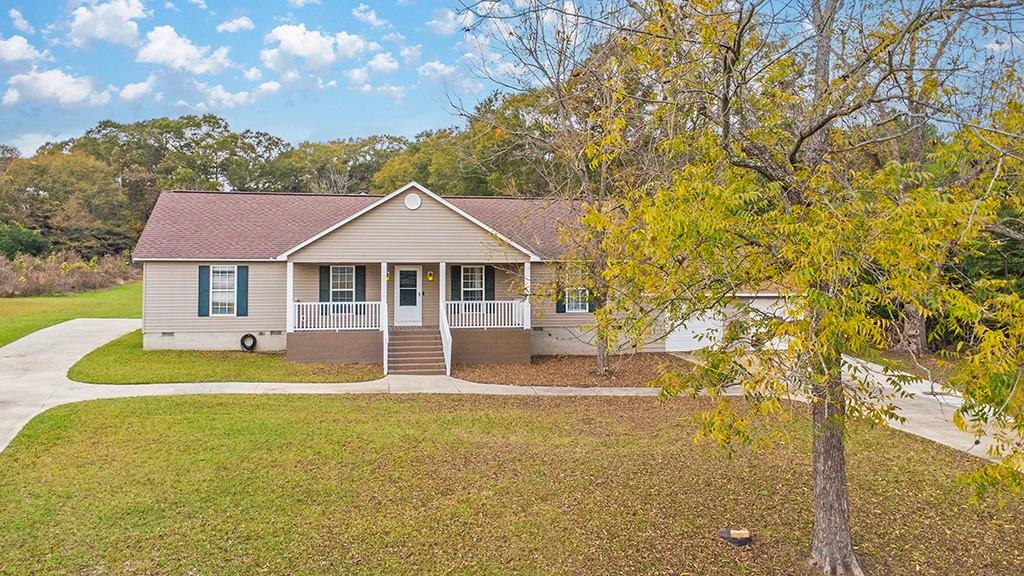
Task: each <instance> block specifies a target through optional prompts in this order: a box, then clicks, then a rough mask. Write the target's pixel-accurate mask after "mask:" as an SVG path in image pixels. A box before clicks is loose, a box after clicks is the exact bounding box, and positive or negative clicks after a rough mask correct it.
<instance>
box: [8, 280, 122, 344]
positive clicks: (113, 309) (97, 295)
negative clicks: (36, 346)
mask: <svg viewBox="0 0 1024 576" xmlns="http://www.w3.org/2000/svg"><path fill="white" fill-rule="evenodd" d="M141 316H142V282H130V283H128V284H124V285H121V286H115V287H113V288H107V289H105V290H96V291H94V292H81V293H79V294H69V295H66V296H30V297H26V298H0V346H3V345H5V344H9V343H11V342H14V341H15V340H17V339H18V338H21V337H22V336H24V335H26V334H29V333H32V332H35V331H36V330H39V329H40V328H46V327H47V326H52V325H54V324H59V323H61V322H64V321H67V320H71V319H73V318H140V317H141Z"/></svg>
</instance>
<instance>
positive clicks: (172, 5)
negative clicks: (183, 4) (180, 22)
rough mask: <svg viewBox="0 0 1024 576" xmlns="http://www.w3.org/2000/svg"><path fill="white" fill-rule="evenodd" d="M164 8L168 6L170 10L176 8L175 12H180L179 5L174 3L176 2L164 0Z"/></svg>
mask: <svg viewBox="0 0 1024 576" xmlns="http://www.w3.org/2000/svg"><path fill="white" fill-rule="evenodd" d="M164 8H167V9H168V10H174V11H175V12H180V10H178V7H177V6H175V5H174V2H164Z"/></svg>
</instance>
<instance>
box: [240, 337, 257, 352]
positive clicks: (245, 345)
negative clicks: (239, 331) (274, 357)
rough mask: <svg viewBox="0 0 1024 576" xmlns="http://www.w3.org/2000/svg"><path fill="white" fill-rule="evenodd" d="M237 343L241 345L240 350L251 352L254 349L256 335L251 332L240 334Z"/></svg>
mask: <svg viewBox="0 0 1024 576" xmlns="http://www.w3.org/2000/svg"><path fill="white" fill-rule="evenodd" d="M239 343H240V344H241V345H242V350H245V351H246V352H252V351H253V350H255V349H256V337H255V336H253V335H252V334H246V335H245V336H242V339H241V340H240V341H239Z"/></svg>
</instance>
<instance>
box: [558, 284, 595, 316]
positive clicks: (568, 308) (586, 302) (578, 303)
mask: <svg viewBox="0 0 1024 576" xmlns="http://www.w3.org/2000/svg"><path fill="white" fill-rule="evenodd" d="M581 293H582V298H581ZM574 294H575V298H573V297H571V296H572V295H574ZM564 297H565V300H564V302H565V312H566V314H581V313H587V312H590V290H588V289H587V288H585V287H583V286H578V287H576V288H566V289H565V296H564Z"/></svg>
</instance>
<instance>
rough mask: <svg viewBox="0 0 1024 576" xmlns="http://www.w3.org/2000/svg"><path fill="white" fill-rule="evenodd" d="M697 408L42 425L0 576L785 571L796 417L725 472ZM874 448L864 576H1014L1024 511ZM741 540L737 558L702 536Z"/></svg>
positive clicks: (263, 399) (14, 496)
mask: <svg viewBox="0 0 1024 576" xmlns="http://www.w3.org/2000/svg"><path fill="white" fill-rule="evenodd" d="M702 402H703V401H702V400H677V401H673V402H661V401H658V400H656V399H653V398H503V397H446V396H403V397H395V396H389V397H379V396H367V397H346V396H201V397H197V396H193V397H166V398H142V399H121V400H103V401H94V402H85V403H78V404H72V405H67V406H62V407H59V408H56V409H53V410H50V411H48V412H46V413H45V414H43V415H41V416H39V417H37V418H35V419H34V420H33V421H32V422H30V423H29V425H28V426H27V427H26V428H25V429H24V430H23V431H22V432H21V434H19V436H18V437H17V438H16V439H15V440H14V442H13V443H12V444H11V445H10V447H9V448H7V450H5V451H4V452H3V453H0V573H10V574H26V573H39V574H128V573H131V574H422V573H445V574H510V573H528V574H696V575H711V574H730V575H732V574H757V575H776V574H805V573H806V572H805V568H804V560H805V557H806V555H807V550H808V543H809V538H810V528H811V522H812V519H813V512H812V509H811V507H810V500H811V483H810V478H809V471H810V464H809V454H810V451H809V436H808V431H807V424H806V420H804V419H798V420H794V421H793V423H792V424H791V427H792V429H791V431H792V440H791V441H790V442H788V443H785V444H779V445H776V446H775V448H773V449H757V450H755V451H740V452H739V453H738V454H737V455H735V456H734V457H733V458H732V459H725V458H723V457H722V456H721V455H720V454H718V452H717V450H716V449H714V448H712V447H709V446H708V445H706V444H695V443H694V442H693V441H692V434H693V432H694V429H695V428H694V427H695V425H694V422H693V419H692V418H691V416H692V415H693V413H694V408H695V406H696V405H698V404H700V403H702ZM978 465H979V461H978V460H975V459H973V458H971V457H968V456H965V455H962V454H959V453H957V452H954V451H953V450H950V449H946V448H944V447H941V446H938V445H936V444H933V443H930V442H928V441H925V440H921V439H918V438H915V437H911V436H907V435H905V434H902V433H899V432H896V431H893V430H890V429H887V428H879V429H875V430H870V431H866V432H863V433H859V434H858V435H856V436H855V437H854V438H853V440H852V442H851V445H850V452H849V473H850V483H851V499H852V501H851V507H852V515H853V523H854V533H855V538H856V540H857V545H858V550H859V552H860V553H861V555H862V556H863V562H864V564H865V565H866V568H867V569H868V570H869V571H870V573H871V574H875V575H882V574H886V575H890V574H891V575H897V576H899V575H910V574H914V575H920V574H935V575H948V574H958V575H975V574H977V575H982V574H984V575H990V574H1021V573H1024V547H1022V546H1021V545H1020V543H1021V539H1020V529H1021V518H1024V500H1021V499H1019V498H1010V499H1008V500H1005V501H1004V502H1002V504H1001V505H996V504H994V503H984V504H973V503H970V502H969V501H968V497H969V494H968V491H967V490H966V489H964V488H962V487H960V486H959V485H958V484H957V483H956V478H957V477H958V475H960V474H963V473H965V472H967V471H970V470H972V469H974V468H975V467H977V466H978ZM722 527H743V528H749V529H751V530H752V531H753V534H754V541H755V543H754V546H752V547H751V548H748V549H742V550H736V549H732V548H729V547H728V546H727V545H725V544H724V543H722V542H720V541H718V540H717V539H716V538H715V537H714V532H715V530H717V529H719V528H722Z"/></svg>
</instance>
